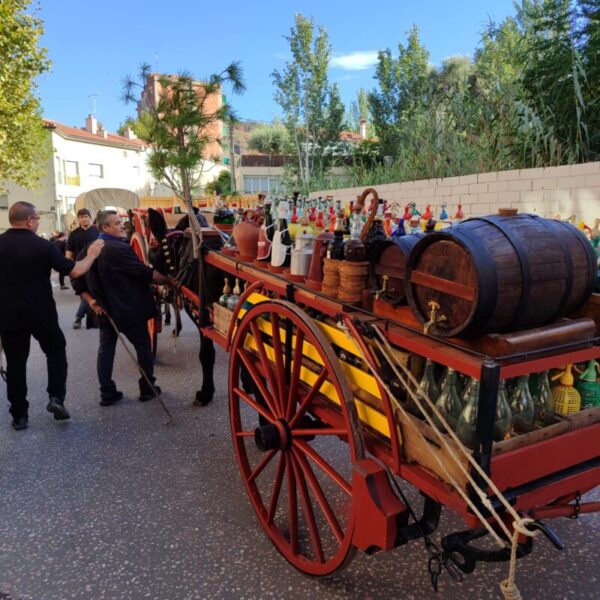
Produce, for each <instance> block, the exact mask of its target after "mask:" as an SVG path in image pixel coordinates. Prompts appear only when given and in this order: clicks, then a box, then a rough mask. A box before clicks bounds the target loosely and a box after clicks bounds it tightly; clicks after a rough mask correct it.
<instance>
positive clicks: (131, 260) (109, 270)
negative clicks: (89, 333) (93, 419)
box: [73, 210, 171, 406]
mask: <svg viewBox="0 0 600 600" xmlns="http://www.w3.org/2000/svg"><path fill="white" fill-rule="evenodd" d="M96 222H97V225H98V229H99V231H100V235H99V239H101V240H103V241H104V244H105V246H104V250H103V253H102V256H101V257H100V258H101V260H98V261H97V263H96V264H95V265H94V268H93V269H90V271H89V272H88V274H87V275H86V277H85V281H82V280H77V281H74V282H73V287H74V289H75V291H76V292H77V293H79V294H80V295H81V297H82V298H83V299H84V300H86V301H87V302H88V304H89V305H90V307H91V308H92V310H94V312H96V314H98V315H99V328H100V345H99V347H98V361H97V371H98V380H99V383H100V404H101V405H102V406H110V405H111V404H114V403H115V402H117V401H119V400H120V399H121V398H122V397H123V394H122V392H120V391H118V390H117V387H116V385H115V382H114V381H113V379H112V372H113V364H114V358H115V347H116V344H117V333H116V332H115V330H114V329H113V327H112V325H111V323H110V322H109V320H108V318H107V316H110V317H111V318H112V319H113V321H114V323H115V324H116V326H117V327H118V329H119V331H121V332H122V333H123V334H124V335H125V336H126V337H127V338H128V339H129V341H130V342H131V343H132V344H133V346H134V347H135V350H136V353H137V359H138V362H139V364H140V366H141V367H142V369H143V370H144V371H145V373H146V375H147V376H148V379H149V380H150V381H151V382H152V383H154V381H155V379H154V359H153V356H152V349H151V346H150V336H149V334H148V327H147V323H148V320H149V319H152V318H154V317H156V316H157V314H158V312H157V308H156V303H155V301H154V296H153V294H152V289H151V287H150V284H151V283H152V282H154V283H158V284H160V285H171V280H170V279H168V278H167V277H165V276H164V275H162V274H161V273H158V272H157V271H154V270H153V269H152V268H151V267H148V266H146V265H145V264H144V263H142V262H141V261H140V260H139V258H138V257H137V256H136V254H135V252H134V251H133V249H132V248H131V246H130V245H129V243H128V242H127V239H126V238H125V237H124V231H125V228H124V226H123V223H122V221H121V218H120V217H119V215H118V214H117V213H116V212H115V211H110V210H107V211H102V212H100V213H98V216H97V217H96ZM103 313H106V315H107V316H102V315H103ZM139 386H140V396H139V399H140V401H142V402H144V401H146V400H150V399H151V398H153V397H154V393H153V390H152V388H151V387H150V386H149V385H148V382H147V381H146V380H145V379H144V378H143V377H142V378H140V380H139ZM155 388H156V389H157V391H158V392H160V388H158V386H155Z"/></svg>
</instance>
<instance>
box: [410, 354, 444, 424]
mask: <svg viewBox="0 0 600 600" xmlns="http://www.w3.org/2000/svg"><path fill="white" fill-rule="evenodd" d="M433 367H434V365H433V361H432V360H431V359H429V358H428V359H427V360H426V361H425V369H424V371H423V377H421V381H420V382H419V389H420V390H421V391H422V392H423V393H424V394H425V395H426V396H427V397H428V398H429V399H430V400H431V401H432V402H433V403H434V404H435V402H437V399H438V397H439V395H440V388H439V387H438V385H437V383H436V382H435V376H434V373H433ZM422 405H423V406H426V405H425V404H424V401H422ZM408 410H409V411H410V412H411V413H413V414H414V415H415V416H417V417H419V418H423V415H422V414H421V411H420V410H419V408H418V406H417V405H416V404H415V403H414V402H413V401H411V400H409V404H408Z"/></svg>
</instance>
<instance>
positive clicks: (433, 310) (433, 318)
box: [423, 300, 446, 335]
mask: <svg viewBox="0 0 600 600" xmlns="http://www.w3.org/2000/svg"><path fill="white" fill-rule="evenodd" d="M427 306H429V308H430V311H429V321H427V323H425V325H423V333H424V334H425V335H429V330H430V329H431V327H432V325H437V323H441V322H442V321H446V316H445V315H439V316H438V314H437V312H438V310H439V309H440V305H439V304H438V303H437V302H436V301H435V300H430V301H429V302H428V303H427Z"/></svg>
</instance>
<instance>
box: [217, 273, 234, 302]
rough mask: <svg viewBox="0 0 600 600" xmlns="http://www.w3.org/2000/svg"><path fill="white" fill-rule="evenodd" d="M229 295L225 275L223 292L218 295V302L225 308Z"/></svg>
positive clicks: (228, 286) (229, 291)
mask: <svg viewBox="0 0 600 600" xmlns="http://www.w3.org/2000/svg"><path fill="white" fill-rule="evenodd" d="M229 296H231V286H230V285H229V279H228V278H227V277H225V285H224V286H223V293H222V294H221V296H220V297H219V304H220V305H221V306H224V307H225V308H227V301H228V300H229Z"/></svg>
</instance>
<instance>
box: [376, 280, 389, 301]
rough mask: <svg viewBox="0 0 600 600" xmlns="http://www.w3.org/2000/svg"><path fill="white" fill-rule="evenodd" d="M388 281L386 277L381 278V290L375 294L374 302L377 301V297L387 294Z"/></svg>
mask: <svg viewBox="0 0 600 600" xmlns="http://www.w3.org/2000/svg"><path fill="white" fill-rule="evenodd" d="M388 279H389V277H388V276H387V275H384V276H383V277H382V278H381V289H380V290H377V291H376V292H375V300H379V296H381V294H385V292H387V286H388Z"/></svg>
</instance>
